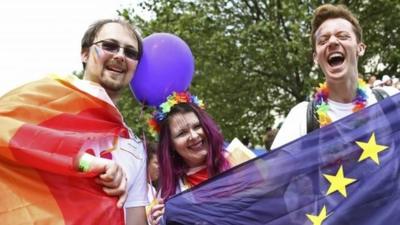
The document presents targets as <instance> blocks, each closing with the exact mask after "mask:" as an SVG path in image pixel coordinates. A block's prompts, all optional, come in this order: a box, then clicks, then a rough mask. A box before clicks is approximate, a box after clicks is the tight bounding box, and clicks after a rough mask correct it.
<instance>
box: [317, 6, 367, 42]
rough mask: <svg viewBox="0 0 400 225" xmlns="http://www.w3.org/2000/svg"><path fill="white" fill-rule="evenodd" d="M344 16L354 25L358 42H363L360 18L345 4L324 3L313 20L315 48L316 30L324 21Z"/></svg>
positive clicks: (343, 17)
mask: <svg viewBox="0 0 400 225" xmlns="http://www.w3.org/2000/svg"><path fill="white" fill-rule="evenodd" d="M335 18H342V19H345V20H347V21H349V22H350V23H351V24H352V25H353V30H354V33H355V34H356V37H357V42H358V43H360V42H362V29H361V26H360V23H359V22H358V19H357V18H356V17H355V16H354V15H353V13H352V12H350V10H349V9H348V8H347V7H346V6H345V5H332V4H324V5H321V6H319V7H318V8H317V9H316V10H315V13H314V17H313V19H312V22H311V44H312V47H313V50H314V49H315V32H316V31H317V30H318V28H319V27H320V26H321V24H322V23H323V22H325V21H326V20H328V19H335Z"/></svg>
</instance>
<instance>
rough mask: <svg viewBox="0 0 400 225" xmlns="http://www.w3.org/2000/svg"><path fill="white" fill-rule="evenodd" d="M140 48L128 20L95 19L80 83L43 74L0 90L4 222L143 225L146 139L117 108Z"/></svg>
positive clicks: (86, 44)
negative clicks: (40, 76) (24, 82)
mask: <svg viewBox="0 0 400 225" xmlns="http://www.w3.org/2000/svg"><path fill="white" fill-rule="evenodd" d="M141 51H142V41H141V38H140V36H139V35H138V33H137V32H136V30H135V29H134V28H133V27H132V26H131V25H130V24H129V23H128V22H125V21H122V20H109V19H108V20H99V21H97V22H95V23H94V24H92V25H91V26H90V27H89V28H88V30H87V31H86V32H85V34H84V36H83V38H82V43H81V59H82V63H83V68H84V74H83V79H82V80H81V79H79V78H77V77H76V76H72V75H70V76H59V75H55V74H51V75H49V76H48V77H45V78H43V79H40V80H38V81H34V82H31V83H28V84H26V85H24V86H21V87H19V88H16V89H14V90H13V91H10V92H9V93H7V94H5V95H4V96H0V124H2V132H0V149H1V151H0V168H1V169H2V171H3V173H2V174H3V175H2V176H0V199H1V201H0V202H1V206H2V207H3V209H5V210H3V211H1V210H0V214H1V216H0V218H1V220H2V223H4V224H33V223H35V224H36V223H39V224H41V223H49V224H128V225H142V224H143V225H145V224H147V220H146V214H145V206H146V205H147V204H148V200H147V182H146V154H145V151H144V146H143V143H142V141H141V140H140V139H139V138H137V137H136V136H135V135H134V134H133V133H132V131H131V130H130V129H129V127H128V126H127V125H126V124H125V123H124V121H123V118H122V115H121V113H120V112H119V111H118V109H117V107H116V106H115V105H116V102H117V100H118V98H119V96H120V94H121V91H122V89H123V88H124V87H126V86H127V85H128V84H129V82H130V81H131V79H132V77H133V76H134V72H135V70H136V67H137V65H138V62H139V60H140V56H141V54H142V53H141ZM92 178H95V179H92ZM104 193H105V194H106V195H108V196H115V197H116V198H110V197H107V196H104ZM122 206H123V207H124V209H125V214H124V211H123V210H120V209H118V208H121V207H122ZM117 207H118V208H117ZM26 212H31V213H26Z"/></svg>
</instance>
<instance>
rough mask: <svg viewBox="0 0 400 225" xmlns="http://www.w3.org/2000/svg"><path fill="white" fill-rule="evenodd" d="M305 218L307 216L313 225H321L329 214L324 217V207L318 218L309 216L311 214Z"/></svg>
mask: <svg viewBox="0 0 400 225" xmlns="http://www.w3.org/2000/svg"><path fill="white" fill-rule="evenodd" d="M306 216H307V218H308V219H309V220H310V221H311V223H312V224H313V225H322V223H323V222H324V220H325V219H326V218H328V216H330V214H329V215H326V206H324V207H323V208H322V209H321V212H320V213H319V215H318V216H315V215H311V214H306Z"/></svg>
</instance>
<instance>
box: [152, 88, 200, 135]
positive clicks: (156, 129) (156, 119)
mask: <svg viewBox="0 0 400 225" xmlns="http://www.w3.org/2000/svg"><path fill="white" fill-rule="evenodd" d="M179 103H194V104H195V105H197V106H198V107H200V108H202V109H204V103H203V101H202V100H200V99H199V98H197V96H194V95H191V94H190V93H189V92H173V93H172V94H171V95H169V96H168V97H167V101H165V102H163V103H161V104H160V105H159V106H158V107H157V108H156V111H154V113H153V118H151V119H149V121H148V122H147V123H148V124H149V127H150V133H151V134H152V135H153V136H157V134H158V133H160V122H161V121H163V120H164V119H165V118H166V117H167V116H168V113H169V112H170V111H171V109H172V107H174V105H176V104H179Z"/></svg>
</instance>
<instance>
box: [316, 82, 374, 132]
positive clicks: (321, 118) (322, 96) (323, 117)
mask: <svg viewBox="0 0 400 225" xmlns="http://www.w3.org/2000/svg"><path fill="white" fill-rule="evenodd" d="M366 88H367V85H366V83H365V81H364V80H362V79H358V84H357V93H356V97H355V98H354V99H353V104H354V107H353V112H357V111H359V110H361V109H363V108H365V105H366V103H367V98H368V96H367V94H366ZM328 96H329V89H328V85H327V84H326V82H325V83H323V84H322V83H321V84H319V88H317V91H316V93H315V95H314V99H315V101H316V110H315V111H316V112H317V114H318V122H319V125H320V127H323V126H326V125H328V124H329V123H331V122H332V119H331V118H330V117H329V115H328V111H329V104H328Z"/></svg>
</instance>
